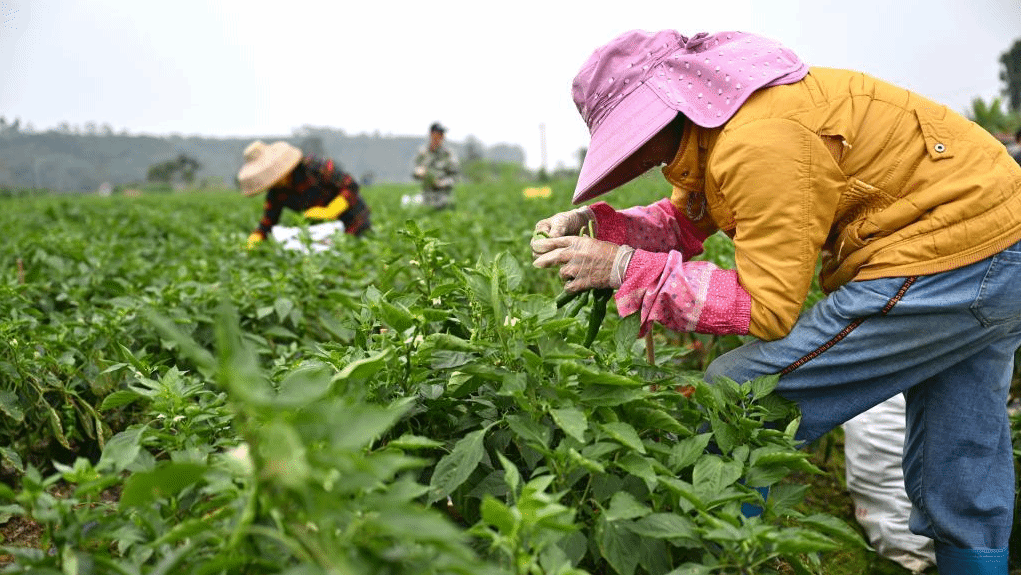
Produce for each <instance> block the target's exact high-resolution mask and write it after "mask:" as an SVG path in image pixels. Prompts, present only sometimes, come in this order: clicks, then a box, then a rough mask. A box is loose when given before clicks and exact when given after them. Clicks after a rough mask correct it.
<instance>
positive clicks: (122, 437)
mask: <svg viewBox="0 0 1021 575" xmlns="http://www.w3.org/2000/svg"><path fill="white" fill-rule="evenodd" d="M145 429H146V426H144V425H140V426H138V427H132V428H128V429H125V430H124V431H122V432H120V433H118V434H117V435H114V436H113V437H111V438H110V439H109V440H107V442H106V448H105V449H103V454H102V455H101V456H100V457H99V463H97V464H96V469H97V470H100V471H110V472H114V473H116V472H120V471H123V470H125V469H127V468H128V466H129V465H131V464H132V463H133V462H134V461H135V459H136V458H137V457H138V453H139V452H140V451H141V450H142V446H141V441H142V433H143V432H144V431H145Z"/></svg>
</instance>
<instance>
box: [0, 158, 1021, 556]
mask: <svg viewBox="0 0 1021 575" xmlns="http://www.w3.org/2000/svg"><path fill="white" fill-rule="evenodd" d="M527 185H529V184H524V183H520V182H511V181H505V182H491V183H487V184H479V185H463V186H461V187H459V188H458V190H457V193H456V201H457V206H456V209H454V210H446V211H441V212H430V211H423V210H421V209H420V208H414V207H402V206H401V201H400V199H401V195H402V194H407V193H413V192H414V190H413V189H412V188H411V187H409V186H402V185H392V186H387V185H380V186H374V187H370V188H367V189H366V190H365V198H366V201H367V202H368V203H369V205H370V206H371V207H372V209H373V225H374V229H373V233H372V234H371V235H370V236H369V237H367V238H363V239H354V238H350V237H346V236H342V237H336V238H335V242H336V246H335V248H334V249H332V250H329V251H327V252H322V253H314V254H310V255H306V254H303V253H300V252H298V251H285V250H282V249H280V247H279V246H277V245H274V244H273V243H271V242H264V244H262V245H260V246H258V247H257V248H256V249H254V250H251V251H248V250H245V249H244V239H245V237H247V235H248V233H249V232H250V230H251V228H252V227H254V225H255V223H256V221H257V219H258V217H259V214H260V209H261V206H260V202H259V200H257V199H244V198H242V197H241V196H240V194H237V193H236V192H234V193H225V192H189V193H177V194H154V195H144V196H141V197H130V198H129V197H119V196H115V197H109V198H99V197H78V196H73V197H72V196H45V197H22V198H8V199H4V200H2V201H0V204H2V206H3V209H2V210H0V229H3V230H4V239H3V241H2V243H0V430H2V433H3V435H4V441H2V442H0V459H2V468H0V478H2V479H3V482H2V483H0V522H3V523H4V524H6V525H8V526H9V525H22V526H31V527H32V529H33V532H34V533H35V537H33V538H31V539H30V540H28V541H27V542H19V541H15V540H8V541H4V542H0V546H2V547H0V553H2V554H4V555H3V557H2V559H0V564H6V565H5V566H4V567H2V568H0V569H5V570H3V571H2V572H5V573H7V572H10V573H54V574H83V575H84V574H91V573H97V574H98V573H116V574H125V575H126V574H153V575H155V574H166V573H191V574H218V573H246V574H262V573H267V574H269V573H286V574H288V575H314V574H393V575H397V574H408V575H411V574H415V575H419V574H428V573H435V574H447V573H452V574H453V573H463V574H469V573H470V574H482V573H493V574H515V575H525V574H529V575H532V574H549V575H553V574H560V575H566V574H582V573H591V574H600V575H601V574H607V575H608V574H613V573H616V574H621V575H632V574H652V575H666V574H671V575H682V574H683V575H696V574H710V573H756V574H761V573H765V574H768V573H830V574H835V573H853V572H859V573H860V572H864V571H863V570H869V571H870V572H877V571H880V572H886V573H906V571H903V570H897V569H896V568H895V567H892V566H891V565H892V564H889V563H886V564H884V563H882V562H881V561H879V560H877V559H876V557H875V554H874V553H872V552H871V551H870V550H869V549H868V548H867V545H866V544H865V543H864V541H863V540H862V538H861V536H860V535H859V531H858V529H857V526H856V525H854V524H852V523H848V521H849V520H851V518H850V517H848V516H839V515H840V514H839V513H836V514H831V513H827V512H826V511H825V510H824V509H823V506H821V505H818V504H816V503H813V502H812V501H811V499H812V498H809V499H808V500H807V501H806V493H809V494H810V493H812V490H813V489H815V487H813V484H814V483H817V482H818V481H819V479H820V478H825V477H827V476H828V473H824V472H821V471H820V469H819V467H817V465H821V462H823V461H829V459H828V457H827V456H826V455H824V453H823V452H824V451H828V450H826V449H825V448H824V446H820V447H819V448H813V449H809V450H797V449H795V444H794V441H793V439H792V437H793V433H794V430H795V429H796V426H797V423H798V419H797V412H796V410H795V409H793V408H792V407H791V406H790V405H788V404H787V403H786V402H784V401H783V400H781V399H780V398H778V397H777V396H775V395H773V394H771V390H772V389H773V387H774V386H775V384H776V380H775V379H774V378H762V379H760V380H755V381H751V382H723V383H721V384H720V385H714V386H709V385H705V384H703V383H702V382H701V373H702V369H703V368H704V366H705V365H706V364H707V363H708V361H710V360H711V359H712V358H713V357H715V356H716V355H717V354H719V353H721V352H722V351H725V350H727V349H730V348H731V347H733V346H735V345H738V344H739V343H740V341H739V339H738V338H708V337H703V336H691V335H683V334H671V333H666V332H665V331H664V330H663V329H661V328H658V329H656V330H655V331H654V337H653V343H654V346H653V351H654V357H652V358H650V357H649V355H648V353H647V351H648V350H647V349H646V342H645V341H644V340H638V339H637V332H638V326H637V322H636V320H635V318H633V317H632V318H624V319H620V318H619V317H618V316H617V315H616V312H615V310H614V308H613V303H612V300H611V301H610V303H609V311H608V313H607V314H606V318H605V319H604V321H603V322H602V323H601V325H600V327H599V330H598V332H596V334H595V338H594V340H593V341H592V342H591V344H590V345H589V346H586V345H583V344H584V343H586V336H587V333H588V330H589V319H590V314H591V313H592V310H593V307H592V305H591V304H590V303H586V304H585V305H575V306H571V305H567V306H564V307H559V308H558V307H557V305H556V302H555V298H556V295H557V294H558V293H559V292H560V289H561V288H560V283H559V281H558V280H557V278H556V274H555V273H553V272H550V271H548V270H537V269H534V268H532V267H531V265H530V260H531V258H530V253H529V248H528V241H529V239H530V237H531V233H532V226H533V224H534V222H535V221H536V220H538V219H540V218H542V217H545V216H547V215H549V214H551V213H553V212H555V211H559V210H562V209H565V208H566V207H568V203H569V197H570V191H571V186H572V183H571V182H566V181H565V182H554V183H553V184H552V188H553V193H552V195H551V197H550V198H541V197H538V198H525V197H524V196H523V195H522V188H524V187H525V186H527ZM662 194H663V190H662V189H661V185H660V184H659V183H658V182H657V181H655V180H652V179H644V178H643V179H639V180H638V181H636V182H634V183H632V184H630V185H629V186H627V187H625V188H624V189H622V190H621V191H619V192H616V193H614V194H612V195H611V196H610V201H611V202H612V203H613V204H614V205H616V206H618V207H622V206H627V205H633V204H637V203H648V202H650V201H653V200H655V199H658V198H659V197H661V196H662ZM285 216H286V217H285V219H284V222H282V223H284V224H291V225H296V224H298V223H299V222H298V220H297V219H296V217H295V219H290V220H289V219H288V217H292V216H293V214H285ZM718 239H719V238H711V239H710V242H709V243H708V245H707V253H706V254H705V256H704V257H707V258H710V259H713V260H714V261H717V262H718V263H720V264H721V265H724V266H728V267H729V266H731V265H732V261H728V259H729V258H731V253H730V252H729V251H728V245H729V244H728V243H727V242H726V241H724V240H722V239H719V241H717V240H718ZM579 301H580V300H579ZM650 359H652V361H651V362H650ZM1015 430H1016V431H1015V438H1016V439H1018V438H1019V437H1018V436H1021V423H1018V424H1017V425H1016V426H1015ZM825 441H826V440H824V442H825ZM1016 445H1017V443H1016ZM767 487H768V488H769V497H768V498H767V499H766V500H765V501H764V500H763V498H762V496H761V494H760V493H761V491H763V488H767ZM834 497H843V494H841V493H839V490H835V491H834ZM755 512H758V513H757V514H756V513H755ZM4 533H6V534H8V535H9V534H10V533H11V531H5V532H4ZM848 569H852V570H848Z"/></svg>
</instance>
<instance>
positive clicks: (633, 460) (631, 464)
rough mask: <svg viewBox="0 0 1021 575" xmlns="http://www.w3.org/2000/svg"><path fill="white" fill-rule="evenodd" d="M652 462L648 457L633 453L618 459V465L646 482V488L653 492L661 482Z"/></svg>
mask: <svg viewBox="0 0 1021 575" xmlns="http://www.w3.org/2000/svg"><path fill="white" fill-rule="evenodd" d="M652 461H653V460H652V459H650V458H648V457H642V456H641V455H638V454H637V453H634V452H631V453H628V454H626V455H624V456H623V457H621V458H620V459H618V460H617V465H618V466H620V468H621V469H623V470H624V471H627V472H628V473H630V474H631V475H634V476H635V477H638V478H640V479H642V480H643V481H645V484H646V486H648V488H649V490H650V491H651V490H652V489H653V488H654V487H655V486H656V483H657V482H658V481H659V478H658V477H657V475H656V468H655V467H654V466H653V465H652Z"/></svg>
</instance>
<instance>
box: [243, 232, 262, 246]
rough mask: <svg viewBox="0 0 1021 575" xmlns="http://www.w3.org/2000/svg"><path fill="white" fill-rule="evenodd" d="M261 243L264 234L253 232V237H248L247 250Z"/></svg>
mask: <svg viewBox="0 0 1021 575" xmlns="http://www.w3.org/2000/svg"><path fill="white" fill-rule="evenodd" d="M261 241H262V234H260V233H259V232H252V235H250V236H248V242H247V243H246V244H245V247H246V248H247V249H252V248H254V247H255V246H256V245H258V243H259V242H261Z"/></svg>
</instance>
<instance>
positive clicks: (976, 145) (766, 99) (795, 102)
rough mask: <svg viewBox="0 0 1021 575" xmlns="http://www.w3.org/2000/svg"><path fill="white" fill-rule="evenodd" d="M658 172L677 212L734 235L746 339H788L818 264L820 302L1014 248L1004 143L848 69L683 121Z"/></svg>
mask: <svg viewBox="0 0 1021 575" xmlns="http://www.w3.org/2000/svg"><path fill="white" fill-rule="evenodd" d="M663 173H664V175H665V176H666V178H667V180H668V181H670V182H671V183H672V184H673V186H674V192H673V196H672V198H671V200H672V201H673V203H674V204H675V205H676V206H677V207H678V208H679V209H681V210H682V211H686V212H687V213H688V214H689V217H690V218H691V219H693V220H694V221H696V223H699V224H701V225H703V226H704V227H708V228H709V229H712V228H718V229H721V230H723V231H724V232H726V233H727V234H728V235H730V236H731V237H732V238H733V240H734V249H735V260H736V265H737V272H738V277H739V279H740V282H741V285H742V286H743V287H744V288H745V290H747V291H748V293H749V294H750V295H751V299H752V308H751V325H750V333H751V334H752V335H755V336H757V337H759V338H762V339H767V340H771V339H778V338H781V337H783V336H785V335H786V334H787V333H788V332H790V330H791V328H792V327H793V325H794V322H795V321H796V320H797V317H798V314H799V313H800V311H801V308H802V305H803V303H804V301H805V297H806V295H807V294H808V290H809V289H810V287H811V283H812V279H813V277H814V276H815V272H816V269H817V263H818V264H819V265H820V268H819V269H821V272H820V277H819V280H820V285H821V286H822V287H823V289H824V290H825V291H827V292H830V291H833V290H835V289H836V288H837V287H839V286H841V285H843V284H844V283H846V282H848V281H852V280H867V279H876V278H881V277H895V276H911V275H922V274H932V273H937V272H942V271H946V270H951V269H954V268H957V267H961V266H964V265H967V264H970V263H974V262H976V261H978V260H981V259H983V258H986V257H988V256H990V255H992V254H994V253H996V252H998V251H1000V250H1002V249H1004V248H1005V247H1007V246H1009V245H1011V244H1013V243H1015V242H1017V241H1018V240H1019V239H1021V167H1019V166H1018V164H1017V163H1016V162H1015V161H1014V160H1013V159H1012V158H1011V157H1010V155H1009V154H1008V153H1007V150H1006V148H1005V147H1004V146H1003V144H1001V143H999V142H998V141H997V140H996V139H994V138H993V137H992V136H991V135H989V134H988V133H987V132H986V131H985V130H983V129H982V128H981V127H979V126H978V125H976V124H975V123H973V122H971V121H969V120H967V119H965V118H963V117H962V116H960V115H958V114H956V113H954V112H953V111H950V110H948V109H947V108H946V107H944V106H941V105H939V104H936V103H934V102H932V101H930V100H927V99H925V98H923V97H921V96H919V95H917V94H914V93H911V92H909V91H907V90H904V89H902V88H898V87H896V86H893V85H890V84H887V83H885V82H882V81H880V80H877V79H875V78H872V77H869V76H867V75H865V74H861V73H859V72H851V71H846V70H836V69H827V68H812V69H811V70H810V72H809V74H808V75H807V76H806V77H805V78H804V79H803V80H802V81H800V82H797V83H794V84H788V85H784V86H775V87H771V88H766V89H763V90H760V91H758V92H756V93H755V94H753V95H752V96H751V97H750V98H749V99H748V101H747V102H746V103H745V104H744V105H743V106H741V108H740V109H739V110H738V111H737V113H736V114H735V115H734V117H733V118H731V119H730V120H729V121H728V122H727V123H726V124H724V125H723V126H721V127H719V128H714V129H706V128H701V127H699V126H695V125H692V124H691V123H690V122H688V124H687V127H686V128H685V133H684V137H683V139H682V142H681V146H680V148H679V149H678V152H677V156H676V157H675V159H674V160H673V161H672V162H671V163H670V164H669V165H668V166H666V167H665V168H664V169H663ZM702 193H704V196H703V195H702Z"/></svg>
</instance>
